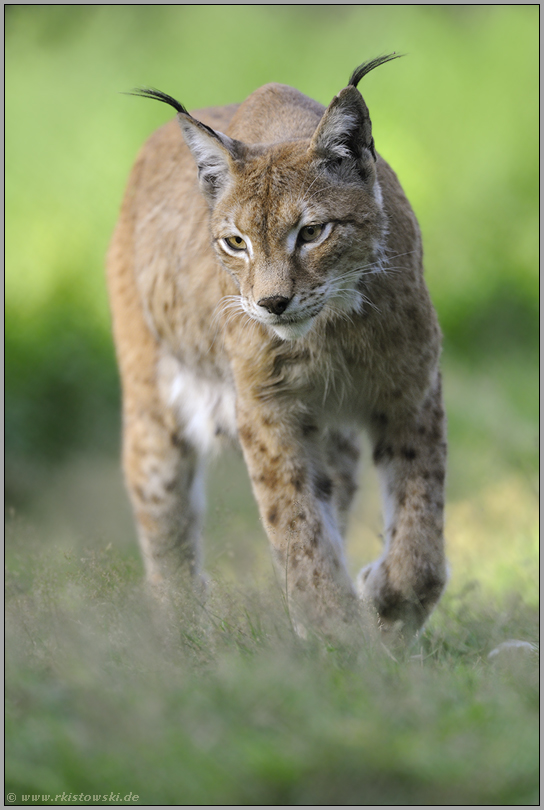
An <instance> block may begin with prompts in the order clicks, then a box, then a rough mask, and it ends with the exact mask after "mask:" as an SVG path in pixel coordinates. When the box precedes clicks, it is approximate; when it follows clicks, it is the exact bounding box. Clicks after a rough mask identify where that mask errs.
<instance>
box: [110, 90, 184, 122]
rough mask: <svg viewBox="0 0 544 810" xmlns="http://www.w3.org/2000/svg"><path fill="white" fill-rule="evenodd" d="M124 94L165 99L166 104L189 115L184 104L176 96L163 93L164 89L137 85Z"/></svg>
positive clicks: (158, 99) (157, 99) (159, 99)
mask: <svg viewBox="0 0 544 810" xmlns="http://www.w3.org/2000/svg"><path fill="white" fill-rule="evenodd" d="M124 95H125V96H139V97H140V98H154V99H156V101H164V103H165V104H170V106H171V107H173V108H174V109H175V110H176V112H178V113H185V114H186V115H188V113H187V110H186V109H185V107H184V106H183V104H180V103H179V101H176V99H175V98H172V96H169V95H168V93H163V92H162V90H155V89H154V88H153V87H135V88H134V90H128V91H125V93H124Z"/></svg>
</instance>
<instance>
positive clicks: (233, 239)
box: [224, 236, 247, 250]
mask: <svg viewBox="0 0 544 810" xmlns="http://www.w3.org/2000/svg"><path fill="white" fill-rule="evenodd" d="M224 241H225V242H226V243H227V245H228V246H229V247H230V248H232V250H246V248H247V245H246V243H245V242H244V240H243V239H242V237H241V236H226V237H225V240H224Z"/></svg>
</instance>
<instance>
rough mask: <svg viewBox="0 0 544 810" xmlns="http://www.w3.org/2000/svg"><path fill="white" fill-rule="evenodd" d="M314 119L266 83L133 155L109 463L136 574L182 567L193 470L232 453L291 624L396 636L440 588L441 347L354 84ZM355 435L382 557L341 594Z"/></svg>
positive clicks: (122, 225) (180, 117)
mask: <svg viewBox="0 0 544 810" xmlns="http://www.w3.org/2000/svg"><path fill="white" fill-rule="evenodd" d="M392 58H394V55H391V56H387V57H381V58H378V59H375V60H372V61H370V62H367V63H365V64H364V65H361V66H360V67H359V68H358V69H357V70H355V71H354V73H353V75H352V77H351V78H350V81H349V83H348V85H347V86H346V87H345V88H344V89H343V90H341V91H340V92H339V94H338V95H337V96H336V97H335V98H334V99H333V100H332V102H331V103H330V104H329V106H328V107H327V108H324V107H323V106H322V105H321V104H319V103H317V102H316V101H313V100H312V99H310V98H307V97H306V96H304V95H302V94H301V93H299V92H298V91H297V90H294V89H292V88H290V87H286V86H283V85H279V84H269V85H265V86H264V87H261V88H259V89H258V90H256V91H255V92H254V93H252V94H251V95H250V96H249V98H247V99H246V101H244V102H243V103H242V104H239V105H231V106H227V107H220V108H214V109H207V110H202V111H200V112H197V113H195V114H194V115H192V114H189V113H188V112H187V110H186V109H185V108H184V107H183V106H182V105H181V104H180V103H179V102H177V101H175V99H173V98H172V97H170V96H167V95H166V94H164V93H161V92H160V91H156V90H143V91H138V94H139V95H143V96H147V97H151V98H155V99H158V100H160V101H163V102H166V103H168V104H170V105H172V106H173V107H174V108H175V110H176V111H177V119H176V120H174V121H172V122H170V123H169V124H167V125H166V126H164V127H162V128H161V129H159V130H158V131H157V132H156V133H155V134H154V135H152V136H151V138H150V139H149V141H148V142H147V143H146V145H145V146H144V147H143V149H142V151H141V153H140V155H139V157H138V159H137V161H136V164H135V166H134V169H133V171H132V174H131V177H130V180H129V183H128V188H127V191H126V194H125V198H124V202H123V205H122V209H121V213H120V217H119V221H118V224H117V227H116V230H115V233H114V236H113V240H112V243H111V247H110V250H109V254H108V283H109V291H110V299H111V309H112V317H113V330H114V338H115V343H116V350H117V357H118V362H119V368H120V375H121V380H122V391H123V431H124V433H123V464H124V471H125V477H126V481H127V486H128V490H129V493H130V497H131V500H132V504H133V508H134V513H135V518H136V524H137V528H138V534H139V539H140V544H141V549H142V554H143V558H144V562H145V566H146V571H147V578H148V581H149V583H150V585H151V586H152V588H153V589H154V590H155V591H156V592H157V594H159V595H160V596H164V597H167V594H168V593H170V592H171V591H172V590H173V589H176V588H180V587H184V584H183V583H185V582H186V576H185V574H188V575H190V576H191V577H193V578H194V579H195V580H196V581H198V579H199V571H200V559H201V555H200V545H201V538H200V534H201V519H202V508H203V497H202V493H203V486H204V473H205V465H206V457H207V455H208V454H209V453H210V452H211V451H213V449H214V448H215V447H218V446H220V445H221V443H222V442H225V441H226V440H229V439H230V440H234V441H236V442H239V444H240V446H241V449H242V452H243V455H244V459H245V462H246V464H247V468H248V471H249V475H250V478H251V483H252V487H253V492H254V495H255V498H256V500H257V503H258V507H259V511H260V515H261V518H262V521H263V524H264V526H265V528H266V531H267V534H268V537H269V540H270V544H271V548H272V553H273V556H274V559H275V561H276V563H277V565H278V566H279V568H280V569H281V571H282V578H281V579H282V581H283V582H285V585H286V588H287V589H288V591H289V599H290V602H291V604H294V605H296V609H297V611H298V612H299V614H300V616H301V620H302V621H303V622H304V621H306V622H310V623H314V624H316V625H317V626H320V627H324V628H328V627H329V626H333V625H334V626H335V627H338V626H341V625H342V623H347V624H348V625H349V624H351V623H352V622H353V621H355V620H356V618H357V616H358V615H359V612H360V610H361V607H362V603H367V604H369V605H371V606H372V609H373V610H374V612H376V613H377V614H378V616H379V622H380V626H381V627H382V628H383V629H384V631H395V632H398V631H400V632H401V633H403V634H404V635H405V636H406V637H408V636H410V635H411V634H413V633H414V632H416V631H417V629H418V628H419V627H420V626H421V625H422V624H423V622H424V621H425V619H426V617H427V616H428V614H429V613H430V611H431V610H432V608H433V607H434V606H435V604H436V603H437V601H438V599H439V598H440V595H441V592H442V590H443V587H444V584H445V581H446V573H445V572H446V565H445V558H444V541H443V507H444V502H443V490H444V477H445V461H446V440H445V416H444V410H443V406H442V397H441V386H440V373H439V368H438V361H439V354H440V342H441V336H440V330H439V327H438V324H437V320H436V316H435V313H434V310H433V308H432V305H431V302H430V299H429V295H428V292H427V288H426V286H425V283H424V280H423V270H422V248H421V238H420V233H419V229H418V224H417V221H416V218H415V216H414V213H413V211H412V209H411V207H410V205H409V203H408V201H407V199H406V197H405V195H404V193H403V191H402V189H401V187H400V185H399V182H398V180H397V177H396V175H395V174H394V172H393V171H392V169H391V168H390V167H389V166H388V164H387V163H386V162H385V161H384V160H383V159H382V158H381V157H380V156H379V155H378V153H377V152H376V148H375V145H374V138H373V134H372V127H371V121H370V116H369V112H368V109H367V106H366V104H365V102H364V100H363V97H362V96H361V94H360V92H359V90H358V89H357V84H358V83H359V81H360V80H361V79H362V77H363V76H364V75H366V74H367V73H368V72H369V71H370V70H372V69H373V68H376V67H378V66H379V65H381V64H382V63H384V62H387V61H389V60H390V59H392ZM363 430H365V431H367V433H368V434H369V436H370V440H371V443H372V447H373V461H374V463H375V464H376V466H377V469H378V473H379V476H380V479H381V483H382V493H383V514H384V547H383V553H382V555H381V556H380V558H379V559H378V560H376V561H375V562H374V563H372V564H371V565H369V566H367V567H366V568H365V569H363V571H362V572H361V573H360V575H359V577H358V579H357V582H356V583H353V582H352V580H351V579H350V577H349V575H348V571H347V566H346V561H345V557H344V545H343V536H344V534H345V531H346V526H347V520H348V514H349V509H350V505H351V502H352V499H353V496H354V493H355V490H356V486H357V476H358V461H359V452H360V451H359V434H360V432H361V431H363Z"/></svg>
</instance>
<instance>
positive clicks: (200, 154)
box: [126, 87, 244, 202]
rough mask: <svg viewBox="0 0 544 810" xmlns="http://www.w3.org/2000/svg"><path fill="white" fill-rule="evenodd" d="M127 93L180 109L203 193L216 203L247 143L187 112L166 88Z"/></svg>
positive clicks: (179, 115)
mask: <svg viewBox="0 0 544 810" xmlns="http://www.w3.org/2000/svg"><path fill="white" fill-rule="evenodd" d="M126 95H129V96H139V97H140V98H154V99H155V100H156V101H163V102H164V103H165V104H169V105H170V106H171V107H173V108H174V109H175V110H176V112H177V114H178V122H179V125H180V127H181V131H182V133H183V137H184V138H185V142H186V144H187V146H188V147H189V149H190V150H191V152H192V154H193V157H194V159H195V161H196V165H197V166H198V179H199V182H200V188H201V190H202V193H203V194H204V196H205V197H206V198H207V199H208V201H209V202H213V201H214V200H215V198H216V197H217V195H218V194H219V192H220V191H221V190H222V189H223V188H224V187H225V185H226V183H227V182H228V178H229V172H230V170H231V167H232V161H233V160H235V159H236V158H239V157H241V156H242V153H243V149H244V147H243V144H242V143H240V141H234V140H232V138H228V137H227V136H226V135H223V133H222V132H216V131H215V130H214V129H212V128H211V127H208V126H206V124H203V123H202V122H201V121H197V120H196V118H193V116H192V115H190V114H189V113H188V112H187V110H186V109H185V107H184V106H183V104H180V102H179V101H176V99H175V98H173V97H172V96H169V95H168V93H163V92H162V90H156V89H155V88H153V87H148V88H146V87H141V88H135V89H134V90H131V91H130V92H128V93H126Z"/></svg>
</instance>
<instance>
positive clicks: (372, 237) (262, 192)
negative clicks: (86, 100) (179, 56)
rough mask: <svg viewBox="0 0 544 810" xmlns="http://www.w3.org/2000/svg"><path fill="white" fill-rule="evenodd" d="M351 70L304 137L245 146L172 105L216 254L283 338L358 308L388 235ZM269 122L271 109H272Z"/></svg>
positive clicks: (364, 113)
mask: <svg viewBox="0 0 544 810" xmlns="http://www.w3.org/2000/svg"><path fill="white" fill-rule="evenodd" d="M394 58H396V55H395V54H391V55H388V56H384V57H379V58H377V59H374V60H372V61H370V62H367V63H365V64H363V65H361V66H360V67H359V68H357V69H356V70H355V71H354V72H353V74H352V76H351V78H350V81H349V83H348V85H347V87H345V88H344V89H343V90H341V91H340V93H339V94H338V95H337V96H336V97H335V98H334V99H333V100H332V102H331V103H330V104H329V106H328V108H327V109H326V110H325V112H324V114H323V117H322V118H321V120H320V121H319V123H318V124H317V127H316V129H315V132H314V133H313V135H312V136H311V137H310V138H301V139H296V140H293V139H292V138H291V137H290V138H289V139H287V140H284V141H280V142H275V143H272V144H257V145H256V144H245V143H243V142H242V141H239V140H234V139H232V138H229V137H228V136H227V135H224V134H223V133H221V132H216V131H215V130H213V129H211V128H210V127H208V126H206V125H205V124H203V123H201V122H200V121H197V120H196V119H195V118H193V117H192V116H191V115H190V114H189V113H188V112H187V110H186V109H185V108H184V107H183V106H182V105H181V104H179V102H177V101H175V99H173V98H172V97H171V96H167V95H166V94H164V93H161V92H160V91H156V90H141V91H137V92H138V94H139V95H144V96H147V97H150V98H156V99H158V100H161V101H165V102H167V103H169V104H171V105H172V106H173V107H174V108H175V109H176V110H177V112H178V121H179V124H180V126H181V130H182V133H183V136H184V139H185V141H186V143H187V146H188V147H189V149H190V151H191V153H192V155H193V157H194V159H195V162H196V165H197V167H198V179H199V184H200V189H201V191H202V194H203V195H204V197H205V198H206V200H207V202H208V205H209V208H210V226H211V235H212V242H213V247H214V249H215V251H216V254H217V256H218V258H219V260H220V262H221V264H222V265H223V266H224V267H225V268H226V270H227V271H228V272H229V273H230V274H231V275H232V277H233V278H234V280H235V281H236V284H237V286H238V288H239V291H240V303H241V305H242V307H243V309H244V311H245V312H246V313H247V314H248V315H249V316H250V317H251V318H252V319H254V320H256V321H258V322H259V323H261V324H264V325H265V326H267V327H270V328H271V329H272V330H273V331H274V332H275V333H276V334H277V335H278V336H279V337H280V338H282V339H284V340H294V339H296V338H298V337H301V336H303V335H305V334H306V333H307V332H308V331H309V330H310V329H311V328H312V325H313V324H314V322H315V320H316V318H317V317H318V316H319V315H320V313H323V314H322V317H325V318H334V317H337V316H338V315H340V316H341V315H342V314H346V313H349V312H354V311H358V310H360V309H361V307H362V303H363V298H364V296H363V294H362V292H361V289H360V287H361V279H362V277H363V276H364V274H366V273H369V272H374V271H376V270H377V269H379V267H380V257H381V253H382V249H383V243H384V237H385V232H386V217H385V215H384V212H383V206H382V197H381V191H380V186H379V183H378V180H377V177H376V167H375V164H376V152H375V149H374V140H373V137H372V127H371V122H370V116H369V112H368V108H367V106H366V104H365V102H364V100H363V97H362V96H361V94H360V92H359V90H358V89H357V84H358V82H359V81H360V80H361V79H362V77H363V76H364V75H366V73H368V72H369V71H370V70H372V69H373V68H375V67H377V66H378V65H381V64H383V63H384V62H387V61H389V60H391V59H394ZM270 116H271V118H272V117H273V116H274V110H273V109H271V110H270Z"/></svg>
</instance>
